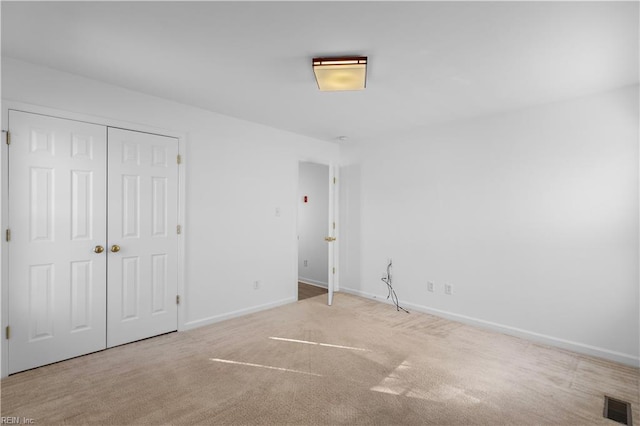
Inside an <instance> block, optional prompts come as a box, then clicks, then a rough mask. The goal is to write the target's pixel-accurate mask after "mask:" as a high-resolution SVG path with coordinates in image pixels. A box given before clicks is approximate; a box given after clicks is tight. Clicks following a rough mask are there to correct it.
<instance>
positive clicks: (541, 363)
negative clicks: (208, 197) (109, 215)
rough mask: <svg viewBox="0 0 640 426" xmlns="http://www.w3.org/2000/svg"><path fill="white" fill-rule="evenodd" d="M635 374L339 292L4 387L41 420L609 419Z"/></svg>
mask: <svg viewBox="0 0 640 426" xmlns="http://www.w3.org/2000/svg"><path fill="white" fill-rule="evenodd" d="M638 379H639V373H638V369H636V368H631V367H627V366H623V365H620V364H616V363H613V362H609V361H604V360H601V359H597V358H592V357H587V356H583V355H579V354H576V353H572V352H568V351H564V350H560V349H556V348H551V347H548V346H544V345H539V344H536V343H532V342H529V341H527V340H523V339H519V338H516V337H511V336H506V335H503V334H499V333H495V332H491V331H487V330H482V329H479V328H475V327H471V326H468V325H463V324H460V323H457V322H453V321H448V320H445V319H441V318H438V317H435V316H431V315H427V314H422V313H415V312H412V313H411V314H406V313H403V312H396V310H395V309H394V307H392V306H390V305H386V304H382V303H377V302H374V301H370V300H366V299H363V298H359V297H355V296H351V295H347V294H341V293H337V294H336V296H335V299H334V305H333V306H331V307H329V306H326V300H325V298H323V297H313V298H309V299H306V300H303V301H299V302H297V303H292V304H289V305H286V306H282V307H279V308H276V309H271V310H268V311H263V312H258V313H255V314H251V315H247V316H244V317H240V318H236V319H232V320H228V321H224V322H220V323H217V324H213V325H210V326H206V327H201V328H198V329H195V330H191V331H186V332H180V333H171V334H167V335H163V336H158V337H155V338H152V339H147V340H144V341H140V342H135V343H131V344H128V345H124V346H120V347H116V348H112V349H108V350H105V351H102V352H97V353H94V354H90V355H86V356H82V357H79V358H75V359H72V360H68V361H64V362H60V363H57V364H52V365H49V366H45V367H41V368H37V369H34V370H30V371H26V372H23V373H19V374H15V375H13V376H10V377H8V378H6V379H4V380H2V393H1V402H2V408H1V412H2V416H20V417H21V418H23V417H26V418H28V419H33V420H34V423H35V424H37V425H53V424H69V425H70V424H104V425H161V424H175V425H200V424H202V425H227V424H229V425H254V424H263V425H286V424H293V425H325V424H326V425H341V424H348V425H354V424H371V425H396V424H397V425H426V424H438V425H447V424H460V425H469V424H484V425H496V424H509V425H514V424H518V425H522V424H554V425H557V424H567V425H569V424H575V425H587V424H602V425H610V426H611V425H615V424H618V423H614V422H612V421H611V420H607V419H604V418H603V415H602V413H603V398H604V395H609V396H611V397H614V398H618V399H622V400H625V401H629V402H631V403H632V406H633V410H634V412H633V417H635V418H636V419H640V416H639V415H638V414H639V413H638V403H639V400H638Z"/></svg>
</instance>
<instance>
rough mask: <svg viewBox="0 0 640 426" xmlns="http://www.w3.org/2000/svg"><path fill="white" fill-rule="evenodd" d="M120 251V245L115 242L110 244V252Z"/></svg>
mask: <svg viewBox="0 0 640 426" xmlns="http://www.w3.org/2000/svg"><path fill="white" fill-rule="evenodd" d="M119 251H120V246H119V245H117V244H114V245H112V246H111V253H117V252H119Z"/></svg>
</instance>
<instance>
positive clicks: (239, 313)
mask: <svg viewBox="0 0 640 426" xmlns="http://www.w3.org/2000/svg"><path fill="white" fill-rule="evenodd" d="M296 301H297V300H296V298H295V297H288V298H286V299H282V300H276V301H275V302H270V303H265V304H264V305H258V306H252V307H250V308H245V309H239V310H237V311H232V312H227V313H224V314H220V315H214V316H211V317H207V318H202V319H199V320H195V321H189V322H186V323H184V325H183V327H182V328H181V329H180V331H185V330H192V329H194V328H198V327H202V326H205V325H209V324H214V323H216V322H220V321H224V320H228V319H231V318H236V317H241V316H243V315H248V314H252V313H254V312H260V311H265V310H267V309H271V308H277V307H278V306H282V305H287V304H289V303H293V302H296Z"/></svg>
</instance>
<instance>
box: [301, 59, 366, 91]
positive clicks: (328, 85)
mask: <svg viewBox="0 0 640 426" xmlns="http://www.w3.org/2000/svg"><path fill="white" fill-rule="evenodd" d="M313 72H314V74H315V75H316V81H317V82H318V89H320V90H322V91H338V90H363V89H364V88H365V87H366V84H367V57H366V56H346V57H338V58H313Z"/></svg>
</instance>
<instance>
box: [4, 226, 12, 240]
mask: <svg viewBox="0 0 640 426" xmlns="http://www.w3.org/2000/svg"><path fill="white" fill-rule="evenodd" d="M4 239H5V240H7V242H9V241H11V229H9V228H7V230H6V232H5V233H4Z"/></svg>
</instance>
